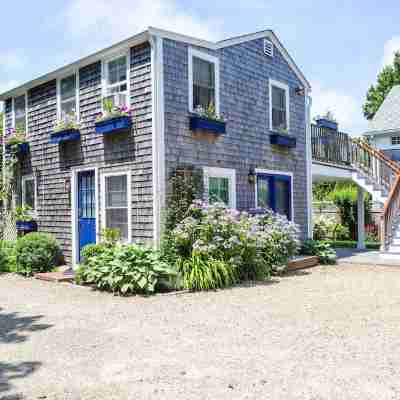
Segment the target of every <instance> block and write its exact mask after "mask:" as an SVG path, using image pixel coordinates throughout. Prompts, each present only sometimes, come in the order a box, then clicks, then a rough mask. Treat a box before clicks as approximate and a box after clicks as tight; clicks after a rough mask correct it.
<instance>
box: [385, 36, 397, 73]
mask: <svg viewBox="0 0 400 400" xmlns="http://www.w3.org/2000/svg"><path fill="white" fill-rule="evenodd" d="M396 51H400V36H393V37H392V38H391V39H389V40H388V41H386V42H385V44H384V46H383V58H382V67H384V66H385V65H390V64H392V63H393V59H394V53H395V52H396Z"/></svg>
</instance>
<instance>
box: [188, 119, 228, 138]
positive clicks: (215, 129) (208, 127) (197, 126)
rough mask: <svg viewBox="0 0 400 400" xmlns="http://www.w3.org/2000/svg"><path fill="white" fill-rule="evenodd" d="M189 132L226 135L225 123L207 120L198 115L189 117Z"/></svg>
mask: <svg viewBox="0 0 400 400" xmlns="http://www.w3.org/2000/svg"><path fill="white" fill-rule="evenodd" d="M190 130H191V131H198V130H202V131H208V132H212V133H215V134H217V135H224V134H225V133H226V122H224V121H216V120H214V119H208V118H204V117H201V116H199V115H191V116H190Z"/></svg>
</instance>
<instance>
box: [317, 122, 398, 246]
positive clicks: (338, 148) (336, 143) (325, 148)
mask: <svg viewBox="0 0 400 400" xmlns="http://www.w3.org/2000/svg"><path fill="white" fill-rule="evenodd" d="M311 143H312V156H313V160H314V161H319V162H326V163H329V164H333V165H338V166H351V167H353V168H354V169H355V170H356V171H358V172H360V173H361V174H363V175H364V176H366V177H367V178H369V179H370V180H371V183H372V184H375V185H377V186H378V188H379V189H381V190H382V189H383V190H385V191H386V193H387V195H388V198H387V200H386V202H385V205H384V211H383V214H382V220H381V235H380V236H381V240H382V243H381V244H382V249H386V248H387V246H388V244H389V243H390V242H391V239H392V235H393V228H394V223H395V222H396V220H397V218H398V217H399V211H400V165H399V164H398V163H396V162H394V161H392V160H391V159H390V158H389V157H388V156H386V155H385V154H384V153H383V152H382V151H379V150H377V149H375V148H373V147H371V146H370V145H369V144H368V143H366V142H364V141H361V140H352V139H351V138H350V136H349V135H347V134H346V133H343V132H335V131H333V130H330V129H326V128H320V127H317V126H315V125H312V126H311ZM399 221H400V219H399Z"/></svg>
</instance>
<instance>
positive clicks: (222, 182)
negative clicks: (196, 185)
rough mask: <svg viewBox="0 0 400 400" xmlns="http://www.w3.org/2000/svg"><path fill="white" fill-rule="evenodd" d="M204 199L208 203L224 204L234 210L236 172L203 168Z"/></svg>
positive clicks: (225, 169)
mask: <svg viewBox="0 0 400 400" xmlns="http://www.w3.org/2000/svg"><path fill="white" fill-rule="evenodd" d="M203 175H204V188H205V198H206V201H208V203H210V204H212V203H224V204H226V205H227V206H228V207H230V208H236V171H235V170H234V169H228V168H215V167H204V168H203Z"/></svg>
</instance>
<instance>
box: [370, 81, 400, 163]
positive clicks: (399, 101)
mask: <svg viewBox="0 0 400 400" xmlns="http://www.w3.org/2000/svg"><path fill="white" fill-rule="evenodd" d="M365 136H367V137H369V140H370V143H371V144H372V145H373V146H374V147H377V148H378V149H380V150H382V151H383V152H384V153H386V155H388V156H389V157H390V158H391V159H392V160H394V161H400V85H397V86H394V87H393V88H392V89H391V91H390V92H389V94H388V95H387V96H386V98H385V100H384V101H383V103H382V104H381V106H380V107H379V109H378V111H377V112H376V114H375V115H374V118H373V119H372V120H371V121H370V122H369V125H368V131H367V132H366V133H365Z"/></svg>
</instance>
